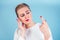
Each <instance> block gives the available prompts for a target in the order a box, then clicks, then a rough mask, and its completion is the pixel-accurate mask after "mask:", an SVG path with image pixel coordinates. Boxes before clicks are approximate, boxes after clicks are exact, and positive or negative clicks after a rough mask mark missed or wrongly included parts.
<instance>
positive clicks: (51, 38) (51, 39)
mask: <svg viewBox="0 0 60 40" xmlns="http://www.w3.org/2000/svg"><path fill="white" fill-rule="evenodd" d="M49 32H50V38H49V39H48V40H53V37H52V33H51V31H50V29H49Z"/></svg>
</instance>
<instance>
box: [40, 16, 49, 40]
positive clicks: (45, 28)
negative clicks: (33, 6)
mask: <svg viewBox="0 0 60 40" xmlns="http://www.w3.org/2000/svg"><path fill="white" fill-rule="evenodd" d="M40 18H41V20H42V24H41V26H40V30H41V32H42V33H43V34H44V38H45V40H48V39H49V37H50V32H49V27H48V24H47V22H46V20H45V19H44V18H43V17H42V16H40Z"/></svg>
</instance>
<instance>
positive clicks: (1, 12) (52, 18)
mask: <svg viewBox="0 0 60 40" xmlns="http://www.w3.org/2000/svg"><path fill="white" fill-rule="evenodd" d="M20 3H27V4H28V5H29V6H30V8H31V10H32V16H33V20H34V21H35V22H40V23H41V19H40V16H41V15H42V16H43V17H44V18H45V19H46V20H47V22H48V24H49V27H50V29H51V31H52V35H53V39H54V40H60V1H59V0H0V40H13V37H14V32H15V29H16V28H17V21H16V18H17V17H16V14H15V7H16V6H17V5H18V4H20Z"/></svg>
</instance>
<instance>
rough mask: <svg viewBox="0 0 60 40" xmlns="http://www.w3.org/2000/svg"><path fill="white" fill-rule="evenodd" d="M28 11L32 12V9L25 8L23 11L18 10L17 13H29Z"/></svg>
mask: <svg viewBox="0 0 60 40" xmlns="http://www.w3.org/2000/svg"><path fill="white" fill-rule="evenodd" d="M27 11H30V9H29V8H28V7H23V8H21V9H18V11H17V13H19V14H21V13H24V12H27Z"/></svg>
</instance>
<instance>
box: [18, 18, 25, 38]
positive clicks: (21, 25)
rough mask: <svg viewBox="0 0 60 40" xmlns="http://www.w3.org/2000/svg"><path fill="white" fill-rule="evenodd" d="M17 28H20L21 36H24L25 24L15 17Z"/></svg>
mask: <svg viewBox="0 0 60 40" xmlns="http://www.w3.org/2000/svg"><path fill="white" fill-rule="evenodd" d="M17 23H18V28H19V29H21V31H22V32H21V36H23V37H24V35H25V25H24V23H22V24H21V21H20V20H19V19H18V18H17Z"/></svg>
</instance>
